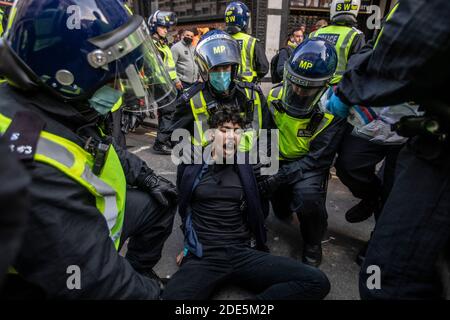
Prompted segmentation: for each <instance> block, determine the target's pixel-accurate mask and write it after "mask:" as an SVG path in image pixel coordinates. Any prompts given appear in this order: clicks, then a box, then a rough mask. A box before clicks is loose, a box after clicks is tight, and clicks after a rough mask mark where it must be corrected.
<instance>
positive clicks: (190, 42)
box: [183, 38, 192, 46]
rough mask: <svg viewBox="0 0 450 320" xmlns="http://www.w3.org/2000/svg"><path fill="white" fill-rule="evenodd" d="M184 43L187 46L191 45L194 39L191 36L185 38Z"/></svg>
mask: <svg viewBox="0 0 450 320" xmlns="http://www.w3.org/2000/svg"><path fill="white" fill-rule="evenodd" d="M183 41H184V43H185V44H186V45H187V46H190V45H191V44H192V39H191V38H183Z"/></svg>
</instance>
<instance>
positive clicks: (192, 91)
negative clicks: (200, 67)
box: [180, 82, 205, 102]
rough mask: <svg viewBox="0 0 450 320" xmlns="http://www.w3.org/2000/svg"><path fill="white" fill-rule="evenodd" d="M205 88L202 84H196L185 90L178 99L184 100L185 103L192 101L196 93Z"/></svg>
mask: <svg viewBox="0 0 450 320" xmlns="http://www.w3.org/2000/svg"><path fill="white" fill-rule="evenodd" d="M204 88H205V83H204V82H197V83H196V84H194V85H193V86H192V87H190V88H189V89H188V90H186V91H185V92H184V93H183V94H182V95H181V97H180V99H182V100H184V101H185V102H188V101H189V100H191V99H192V97H194V96H195V95H196V94H197V93H199V92H200V91H201V90H203V89H204Z"/></svg>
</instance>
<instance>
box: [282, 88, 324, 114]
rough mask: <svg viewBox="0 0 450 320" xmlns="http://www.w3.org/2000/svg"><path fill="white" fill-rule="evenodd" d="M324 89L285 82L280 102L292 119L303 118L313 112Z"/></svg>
mask: <svg viewBox="0 0 450 320" xmlns="http://www.w3.org/2000/svg"><path fill="white" fill-rule="evenodd" d="M325 90H326V87H303V86H300V85H298V84H295V83H293V82H291V81H290V80H286V81H285V82H284V95H283V98H282V102H283V104H284V106H285V107H286V112H287V113H288V114H289V115H291V116H292V117H297V118H298V117H304V116H307V115H309V114H310V113H311V112H312V111H313V110H314V107H315V106H316V104H317V103H318V101H319V100H320V97H321V96H322V94H323V93H324V92H325Z"/></svg>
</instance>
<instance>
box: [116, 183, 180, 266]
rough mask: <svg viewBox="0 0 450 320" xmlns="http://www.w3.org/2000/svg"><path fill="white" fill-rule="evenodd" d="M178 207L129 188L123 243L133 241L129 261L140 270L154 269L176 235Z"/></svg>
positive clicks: (128, 256) (127, 256)
mask: <svg viewBox="0 0 450 320" xmlns="http://www.w3.org/2000/svg"><path fill="white" fill-rule="evenodd" d="M175 211H176V206H172V207H163V206H162V205H160V204H159V203H158V202H157V201H156V200H154V199H153V198H152V197H151V196H150V195H148V194H147V193H145V192H142V191H139V190H136V189H128V190H127V202H126V208H125V220H124V225H123V233H122V237H121V240H122V243H121V244H120V247H122V245H123V244H124V242H125V241H126V240H127V239H128V238H129V241H128V251H127V255H126V258H127V260H128V261H129V262H130V263H131V265H132V266H133V268H134V269H135V270H136V271H138V272H142V271H146V270H150V269H152V268H153V267H154V266H155V265H156V264H157V263H158V261H159V259H160V258H161V251H162V249H163V246H164V243H165V242H166V240H167V238H168V237H169V235H170V234H171V233H172V227H173V219H174V217H175Z"/></svg>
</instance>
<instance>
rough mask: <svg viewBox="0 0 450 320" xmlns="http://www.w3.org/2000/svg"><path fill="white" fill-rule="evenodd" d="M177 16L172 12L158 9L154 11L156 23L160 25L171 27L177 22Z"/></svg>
mask: <svg viewBox="0 0 450 320" xmlns="http://www.w3.org/2000/svg"><path fill="white" fill-rule="evenodd" d="M177 20H178V19H177V16H176V14H175V13H174V12H170V11H158V12H157V13H156V25H158V26H162V27H167V28H170V27H173V26H175V25H176V24H177Z"/></svg>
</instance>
